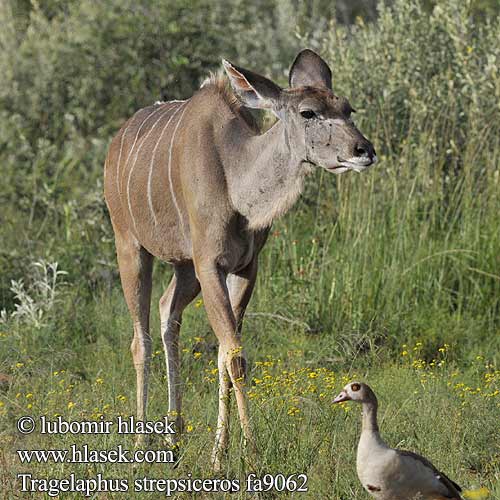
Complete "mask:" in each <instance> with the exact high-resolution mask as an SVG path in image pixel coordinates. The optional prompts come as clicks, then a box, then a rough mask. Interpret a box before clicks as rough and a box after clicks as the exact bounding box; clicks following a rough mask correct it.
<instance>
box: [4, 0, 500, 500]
mask: <svg viewBox="0 0 500 500" xmlns="http://www.w3.org/2000/svg"><path fill="white" fill-rule="evenodd" d="M470 8H471V3H470V2H461V1H458V0H447V1H446V2H440V3H439V5H438V7H437V8H436V9H435V10H434V11H433V13H431V14H428V13H426V12H424V11H423V10H422V9H421V7H420V6H419V4H418V3H417V2H406V1H405V2H403V1H402V0H395V2H394V5H393V6H392V7H391V8H388V7H381V8H380V10H379V18H378V22H377V23H376V24H374V25H365V24H363V21H362V20H358V21H357V23H356V25H355V26H354V27H352V29H351V30H350V31H347V30H346V29H345V28H342V27H339V26H332V29H331V30H329V31H328V33H329V35H328V37H327V38H326V39H322V40H319V41H318V43H322V44H323V47H322V53H323V54H324V55H325V57H326V58H327V59H328V60H329V61H330V62H331V63H332V68H333V69H334V71H333V73H334V88H335V92H336V93H337V94H339V95H348V96H349V98H350V100H351V102H352V103H353V105H354V107H355V108H356V109H357V110H358V113H357V114H356V116H355V120H356V123H357V125H358V126H359V128H360V129H361V130H362V131H363V133H364V134H365V135H366V136H367V137H368V138H370V140H372V141H373V142H374V144H375V147H376V149H377V152H378V153H379V158H380V163H379V164H378V165H376V166H375V167H374V169H373V170H371V171H370V172H368V173H366V174H363V175H361V176H358V175H343V176H340V177H333V176H331V175H329V174H327V173H326V172H323V173H321V172H316V173H315V175H313V176H311V177H310V178H309V179H308V181H307V185H306V189H305V192H304V194H303V196H302V198H301V200H300V201H299V202H298V204H297V206H296V207H295V208H294V209H293V210H292V211H291V212H290V213H289V214H288V215H287V216H286V217H284V218H283V219H282V220H280V221H278V222H277V223H276V224H275V225H274V226H273V231H272V233H271V235H270V238H269V241H268V243H267V246H266V248H265V249H264V251H263V253H262V255H261V258H260V271H259V277H258V283H257V288H256V292H255V293H254V297H253V298H252V302H251V304H250V307H249V310H248V314H247V317H246V320H245V327H244V344H245V347H246V350H247V357H248V360H249V397H250V411H251V415H252V419H253V424H254V428H255V432H256V435H257V440H258V445H259V450H260V458H259V463H258V468H257V469H258V470H257V472H258V473H259V474H265V473H270V474H277V473H283V474H295V473H306V474H307V475H308V488H309V492H308V493H307V494H302V495H299V494H298V493H297V494H295V495H289V497H293V498H299V497H300V498H311V499H325V500H331V499H334V500H350V499H352V498H356V499H358V498H359V499H362V498H368V497H367V495H366V494H365V493H364V492H362V490H361V487H360V484H359V481H358V480H357V477H356V472H355V453H356V450H355V448H356V443H357V439H358V436H359V430H360V412H359V407H357V406H355V405H351V406H349V405H343V406H340V407H339V406H333V405H332V399H333V398H334V396H335V395H336V393H337V392H338V391H339V390H340V389H341V388H342V386H343V385H344V384H345V382H346V381H348V380H351V379H353V378H360V379H362V380H365V381H366V382H368V383H369V384H370V385H371V386H372V387H373V388H374V390H375V391H376V393H377V395H378V396H379V400H380V420H381V429H382V432H383V435H384V436H385V438H386V439H387V441H388V442H389V443H390V444H391V445H393V446H401V447H403V448H407V449H411V450H415V451H418V452H421V453H422V454H424V455H426V456H427V457H428V458H430V459H431V460H432V461H433V462H434V463H435V464H436V465H437V466H438V467H439V468H442V469H443V470H444V471H445V472H446V473H447V474H449V475H450V476H451V477H452V478H453V479H455V480H456V481H457V482H459V483H460V484H462V485H463V486H465V487H466V488H469V489H472V490H476V497H473V496H472V497H470V498H480V497H481V498H490V499H500V482H499V478H500V429H499V426H498V422H499V421H500V395H499V390H500V368H499V367H500V363H499V361H500V360H499V352H500V350H499V347H500V273H499V269H500V257H499V256H500V227H499V219H498V213H500V189H499V182H500V176H499V168H498V165H499V152H500V144H499V140H500V139H499V138H500V133H499V128H498V124H499V123H500V121H499V120H498V111H499V109H498V106H495V105H494V104H493V103H496V102H498V96H499V88H500V82H499V77H498V71H496V67H497V66H498V65H497V64H496V61H497V59H498V44H499V40H500V36H498V29H499V26H500V23H498V22H497V23H494V22H493V21H491V22H490V21H488V20H485V21H481V22H479V21H477V20H474V18H473V17H472V16H471V15H470ZM35 28H36V27H34V28H33V29H35ZM49 52H50V51H49ZM429 54H432V57H429ZM28 56H29V54H28V55H25V57H28ZM28 62H29V61H28ZM288 62H289V61H287V62H286V64H288ZM25 63H26V61H25ZM279 64H280V67H283V66H284V65H285V63H283V62H280V63H279ZM28 66H30V64H28ZM258 67H259V66H258V64H256V67H255V68H253V69H258ZM367 67H369V68H370V78H360V75H365V74H366V68H367ZM345 68H349V69H350V71H346V70H345ZM117 71H118V69H117ZM4 73H6V74H10V73H9V72H8V71H6V72H4ZM11 76H12V75H11ZM96 78H97V76H96ZM177 90H179V89H177ZM30 95H34V96H37V95H38V93H37V92H31V93H30ZM94 104H95V103H94ZM95 107H96V109H99V110H104V105H100V104H99V105H97V104H95ZM82 112H83V111H82ZM103 112H104V111H103ZM56 116H57V115H56ZM87 118H88V117H87ZM89 121H90V122H91V121H92V120H90V119H89ZM16 123H17V122H16ZM34 128H35V130H38V128H39V127H34ZM106 130H107V129H106ZM12 131H13V132H12ZM0 132H1V133H2V134H6V133H7V132H9V134H10V135H9V134H7V135H4V136H3V137H4V138H6V139H5V140H4V141H3V143H5V144H9V147H8V148H7V149H5V151H4V150H3V149H1V148H0V157H1V158H3V159H5V162H6V163H5V165H6V167H5V169H6V175H7V177H6V178H7V179H8V180H9V181H8V182H6V183H5V186H3V187H2V189H3V191H2V195H5V196H6V198H5V199H8V200H11V201H9V203H6V204H5V207H2V209H3V210H2V222H3V223H2V225H0V234H1V236H2V249H1V252H0V268H1V269H0V277H1V282H0V297H2V302H3V304H2V307H1V309H2V312H1V315H0V493H1V495H0V496H2V495H3V497H5V498H7V499H9V500H10V499H11V498H25V497H26V496H27V494H25V493H21V492H19V484H16V483H15V482H14V478H15V474H16V473H18V472H27V471H29V472H31V473H32V474H33V475H34V477H37V478H40V477H42V478H47V477H68V476H69V475H70V474H71V473H75V475H76V476H77V477H82V478H84V477H89V478H91V477H95V476H96V475H97V474H98V473H102V474H103V476H105V477H106V478H112V477H113V478H127V479H128V480H129V483H130V484H132V483H133V479H134V478H137V477H141V476H147V477H155V478H165V477H168V478H180V477H186V476H187V475H188V473H192V474H193V477H212V472H211V468H210V460H209V457H210V451H211V447H212V444H213V439H214V427H215V424H216V412H217V386H216V376H217V374H216V347H217V345H216V339H215V336H214V334H213V333H212V332H211V330H210V327H209V325H208V323H207V321H206V317H205V314H204V308H203V301H202V299H201V298H200V299H199V300H197V301H195V302H194V303H193V305H191V306H190V307H189V308H188V309H187V310H186V313H185V316H184V322H183V328H182V333H181V349H182V379H183V383H184V416H185V419H186V423H187V430H188V432H187V433H186V434H185V435H184V438H183V442H182V446H181V449H180V453H181V456H180V461H179V464H178V466H177V467H176V468H173V467H172V466H170V465H165V464H150V465H136V466H135V467H133V466H131V465H124V464H105V465H104V464H93V465H92V464H90V465H88V464H87V465H74V464H73V465H72V464H67V463H64V464H54V463H47V464H30V465H29V466H28V465H22V464H20V462H19V459H18V456H17V454H16V450H18V449H44V448H54V449H67V448H68V447H69V446H70V445H71V444H73V443H75V444H77V445H82V444H84V443H85V444H88V445H89V446H90V447H91V448H97V449H111V448H114V447H116V446H117V445H118V444H123V445H124V446H125V447H126V448H129V449H132V448H133V439H132V437H130V436H127V437H123V436H120V435H118V434H116V433H112V434H110V435H108V436H71V435H58V436H43V435H40V434H39V433H38V432H34V433H33V434H30V435H21V434H20V433H18V432H17V431H16V430H15V424H16V421H17V420H18V419H19V418H20V417H21V416H23V415H26V414H27V415H33V417H35V418H38V416H39V415H46V416H47V417H50V418H55V416H56V415H61V416H63V417H64V418H67V419H72V420H79V419H83V418H85V419H96V418H100V416H104V417H105V418H106V419H109V420H113V419H115V418H116V417H117V416H119V415H133V414H134V412H135V373H134V370H133V366H132V360H131V355H130V352H129V346H130V341H131V338H132V325H131V322H130V318H129V316H128V312H127V309H126V306H125V302H124V300H123V296H122V293H121V289H120V283H119V277H118V274H117V271H116V262H115V258H114V244H113V240H112V230H111V227H110V224H109V221H108V218H107V215H106V212H105V207H104V203H103V200H102V193H101V191H102V185H101V181H100V178H101V176H102V163H103V162H102V155H103V154H104V149H105V147H104V144H105V142H106V140H105V139H106V137H104V136H103V134H104V135H105V132H102V130H96V131H94V132H89V133H88V135H85V137H83V136H82V137H80V136H78V140H77V139H75V141H66V142H64V144H58V143H57V141H55V142H54V143H51V142H50V141H49V140H48V139H44V140H41V141H40V142H37V143H36V144H37V147H36V148H34V151H35V150H36V151H35V152H34V153H33V155H34V156H33V157H32V156H31V155H26V154H25V152H24V153H23V151H24V149H23V148H22V147H21V145H20V143H19V144H18V142H16V141H21V142H22V141H24V136H23V135H22V134H20V133H18V132H17V129H15V128H12V130H11V128H9V127H7V128H4V129H2V131H0ZM11 132H12V133H11ZM72 133H73V132H72ZM78 133H79V131H78V130H77V129H75V130H74V134H78ZM82 133H83V132H82ZM92 134H94V135H92ZM35 142H36V141H35ZM75 145H76V146H75ZM78 145H80V146H81V148H82V150H84V151H85V152H86V153H85V163H83V164H82V165H83V166H79V165H80V163H79V162H78V161H77V159H78V154H76V153H74V151H73V149H72V148H75V147H77V146H78ZM80 146H78V147H80ZM78 147H77V149H78ZM30 151H31V150H30ZM23 155H24V156H23ZM58 155H60V159H58V158H59V156H58ZM7 160H8V161H7ZM35 160H36V161H35ZM21 166H22V167H23V168H20V167H21ZM23 169H24V170H23ZM76 179H78V180H76ZM56 262H57V265H56V264H55V263H56ZM170 272H171V271H170V269H169V267H168V265H166V264H157V266H156V268H155V271H154V274H155V280H154V283H155V284H154V290H153V306H152V332H153V338H154V358H153V366H152V375H151V377H152V381H151V388H150V404H149V418H151V419H155V420H156V419H160V418H162V416H163V415H164V414H165V413H166V411H167V389H166V379H165V367H164V356H163V354H162V351H161V349H162V348H161V342H160V335H159V318H158V313H157V306H156V304H157V302H158V300H159V298H160V296H161V294H162V292H163V290H164V288H165V287H166V286H167V284H168V281H169V277H170ZM11 280H14V283H12V282H11ZM235 414H236V411H235V408H234V405H233V408H232V417H233V418H232V422H231V423H232V428H233V432H232V434H231V443H230V451H229V456H228V460H227V461H226V462H225V464H226V470H225V471H224V475H225V476H226V477H229V478H239V479H242V480H244V478H245V475H246V474H247V473H248V472H249V469H248V466H247V465H246V463H245V460H244V458H245V454H244V453H243V452H242V442H241V433H240V431H239V428H238V425H237V421H236V418H235ZM162 446H163V444H162V443H161V441H160V439H159V438H157V439H154V440H153V441H152V443H151V447H152V448H161V447H162ZM480 488H485V489H487V490H488V491H489V494H483V495H482V496H481V493H480V491H481V490H480ZM45 496H46V497H47V495H45ZM186 496H187V495H186ZM275 496H279V497H282V498H286V497H287V495H284V494H280V495H275ZM115 497H120V495H119V494H113V493H99V494H96V495H94V497H93V498H100V499H107V498H115ZM129 497H131V498H134V497H136V498H149V497H150V498H157V497H158V493H156V494H154V493H151V494H144V495H143V494H141V495H138V494H137V495H135V496H134V495H132V494H129ZM219 497H221V496H220V495H219V496H216V495H213V496H212V498H219ZM271 497H272V496H271ZM60 498H79V497H78V495H76V494H69V493H62V494H61V495H60ZM231 498H252V497H251V496H250V495H248V494H245V493H244V492H238V493H235V494H233V495H231ZM253 498H254V497H253Z"/></svg>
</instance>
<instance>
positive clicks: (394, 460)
mask: <svg viewBox="0 0 500 500" xmlns="http://www.w3.org/2000/svg"><path fill="white" fill-rule="evenodd" d="M342 401H356V402H358V403H361V404H362V405H363V425H362V430H361V437H360V439H359V444H358V454H357V458H356V469H357V472H358V477H359V480H360V481H361V484H362V485H363V488H365V489H366V491H368V493H369V494H370V495H372V496H373V497H375V498H377V499H378V500H413V499H421V500H450V499H453V500H461V499H462V497H461V496H460V491H462V489H461V488H460V486H458V484H456V483H454V482H453V481H452V480H451V479H449V478H448V477H446V476H445V475H444V474H443V473H442V472H439V471H438V470H437V469H436V468H435V467H434V465H432V464H431V463H430V462H429V461H428V460H427V459H425V458H424V457H421V456H420V455H417V454H416V453H412V452H411V451H403V450H395V449H393V448H390V447H389V446H387V444H386V443H385V442H384V440H383V439H382V438H381V437H380V433H379V429H378V424H377V408H378V402H377V397H376V396H375V393H374V392H373V391H372V390H371V389H370V387H369V386H368V385H366V384H363V383H361V382H351V383H350V384H347V385H346V386H345V387H344V389H343V390H342V392H341V393H340V394H339V395H338V396H337V397H336V398H335V399H334V401H333V402H334V403H341V402H342Z"/></svg>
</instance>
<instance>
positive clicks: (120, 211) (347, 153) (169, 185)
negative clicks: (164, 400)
mask: <svg viewBox="0 0 500 500" xmlns="http://www.w3.org/2000/svg"><path fill="white" fill-rule="evenodd" d="M223 66H224V69H225V72H226V74H227V77H228V79H225V78H222V77H219V78H215V77H212V78H211V79H209V80H208V81H207V82H205V83H204V84H203V85H202V87H201V88H200V89H199V90H198V91H197V92H196V93H195V94H194V95H193V96H192V97H190V98H189V99H187V100H185V101H171V102H165V103H156V104H155V105H153V106H150V107H147V108H144V109H141V110H139V111H138V112H137V113H136V114H135V115H134V116H133V117H132V118H130V119H129V120H128V121H127V122H126V123H125V125H124V126H123V127H122V128H121V130H120V131H119V132H118V134H117V135H116V137H115V138H114V139H113V141H112V143H111V146H110V148H109V152H108V156H107V159H106V163H105V196H106V202H107V205H108V208H109V213H110V215H111V221H112V224H113V229H114V233H115V240H116V250H117V255H118V264H119V269H120V276H121V281H122V286H123V291H124V294H125V299H126V301H127V305H128V308H129V310H130V314H131V316H132V320H133V325H134V338H133V340H132V346H131V350H132V355H133V362H134V366H135V369H136V372H137V417H138V418H139V419H145V418H146V403H147V391H148V375H149V367H150V359H151V337H150V332H149V309H150V300H151V286H152V277H151V275H152V262H153V257H158V258H160V259H162V260H164V261H167V262H169V263H171V264H172V265H173V268H174V275H173V278H172V281H171V282H170V284H169V286H168V288H167V290H166V291H165V293H164V294H163V296H162V297H161V299H160V316H161V329H162V338H163V345H164V349H165V356H166V365H167V374H168V415H169V416H171V417H172V419H173V420H172V421H173V422H174V426H175V428H176V429H177V432H178V433H180V432H181V431H182V417H181V388H182V385H181V380H180V375H179V371H180V366H179V365H180V362H179V330H180V325H181V319H182V312H183V310H184V308H185V307H186V306H187V305H188V304H189V303H190V302H191V301H192V300H193V299H194V298H195V297H196V296H197V295H198V293H199V292H200V289H201V291H202V294H203V300H204V304H205V308H206V311H207V314H208V319H209V321H210V324H211V326H212V328H213V330H214V332H215V335H216V336H217V339H218V342H219V352H218V370H219V415H218V422H217V431H216V440H215V447H214V451H213V454H212V460H213V464H214V467H215V468H219V467H220V460H221V457H222V454H223V451H224V450H225V449H226V448H227V443H228V437H229V428H228V426H229V394H230V389H231V387H232V388H233V389H234V393H235V396H236V403H237V408H238V413H239V419H240V423H241V427H242V431H243V434H244V437H245V439H246V441H247V442H250V443H252V442H253V441H252V437H251V430H250V421H249V416H248V409H247V399H246V394H245V376H246V361H245V356H244V353H243V350H242V341H241V322H242V319H243V315H244V312H245V308H246V307H247V304H248V302H249V300H250V297H251V295H252V291H253V288H254V284H255V278H256V274H257V258H258V255H259V252H260V251H261V249H262V247H263V245H264V243H265V241H266V238H267V234H268V231H269V228H270V226H271V224H272V222H273V220H274V219H275V218H276V217H278V216H279V215H281V214H283V213H284V212H286V211H287V210H288V209H289V208H290V207H291V206H292V205H293V204H294V202H295V201H296V200H297V198H298V196H299V194H300V192H301V189H302V185H303V181H304V177H305V176H306V174H308V173H310V172H312V171H313V170H314V169H315V168H316V167H318V168H320V167H321V168H324V169H326V170H328V171H329V172H333V173H342V172H346V171H348V170H356V171H361V170H364V169H366V168H367V167H369V166H370V165H372V164H373V163H375V161H376V156H375V151H374V148H373V146H372V144H371V143H370V142H369V141H368V140H367V139H366V138H365V137H363V135H362V134H361V133H360V132H359V130H358V129H357V128H356V127H355V125H354V123H353V121H352V120H351V117H350V115H351V112H352V111H353V109H352V108H351V106H350V105H349V102H348V101H347V99H345V98H343V97H337V96H335V95H334V94H333V92H332V83H331V71H330V68H329V67H328V65H327V64H326V63H325V62H324V61H323V59H321V57H320V56H318V55H317V54H316V53H314V52H313V51H311V50H308V49H306V50H303V51H302V52H300V53H299V54H298V56H297V57H296V59H295V61H294V63H293V64H292V67H291V69H290V74H289V84H290V86H289V88H286V89H282V88H280V87H279V86H278V85H276V84H275V83H273V82H272V81H270V80H268V79H267V78H265V77H263V76H261V75H258V74H256V73H253V72H251V71H248V70H246V69H243V68H240V67H238V66H235V65H234V64H231V63H229V62H228V61H225V60H224V61H223ZM228 80H229V84H228ZM245 106H246V107H249V108H258V109H267V110H270V111H271V112H272V113H274V114H275V115H276V116H277V117H278V121H277V122H276V123H275V124H274V125H273V126H272V127H271V128H270V129H269V130H268V131H266V132H265V133H261V132H260V131H259V130H258V128H256V126H255V125H254V124H253V123H254V122H253V121H252V119H251V114H250V113H249V111H248V110H247V109H245ZM173 441H174V444H175V438H174V440H173ZM139 444H141V440H140V439H139Z"/></svg>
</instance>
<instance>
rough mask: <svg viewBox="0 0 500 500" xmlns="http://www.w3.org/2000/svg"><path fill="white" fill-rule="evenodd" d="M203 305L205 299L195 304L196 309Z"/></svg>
mask: <svg viewBox="0 0 500 500" xmlns="http://www.w3.org/2000/svg"><path fill="white" fill-rule="evenodd" d="M202 305H203V299H198V300H197V301H196V302H195V304H194V307H197V308H198V307H201V306H202Z"/></svg>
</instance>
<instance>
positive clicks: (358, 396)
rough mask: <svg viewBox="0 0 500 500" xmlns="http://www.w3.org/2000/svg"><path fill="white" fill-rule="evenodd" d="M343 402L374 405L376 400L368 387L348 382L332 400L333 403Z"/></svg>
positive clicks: (363, 384)
mask: <svg viewBox="0 0 500 500" xmlns="http://www.w3.org/2000/svg"><path fill="white" fill-rule="evenodd" d="M343 401H356V402H357V403H375V402H376V401H377V398H376V397H375V393H374V392H373V391H372V390H371V388H370V386H369V385H367V384H365V383H363V382H349V383H348V384H347V385H346V386H345V387H344V388H343V389H342V391H341V392H340V394H339V395H338V396H337V397H336V398H335V399H334V400H333V402H334V403H342V402H343Z"/></svg>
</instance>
